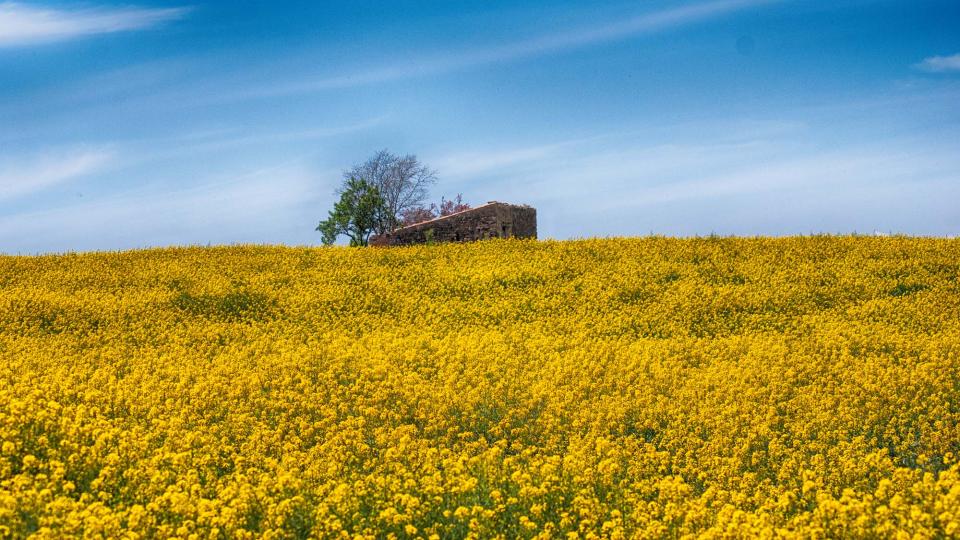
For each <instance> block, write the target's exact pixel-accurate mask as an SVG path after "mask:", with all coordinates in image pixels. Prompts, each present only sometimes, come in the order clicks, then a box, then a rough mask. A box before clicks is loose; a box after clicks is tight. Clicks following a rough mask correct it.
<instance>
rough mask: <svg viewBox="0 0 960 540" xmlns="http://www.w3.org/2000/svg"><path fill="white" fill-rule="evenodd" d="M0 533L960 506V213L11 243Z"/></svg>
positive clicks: (467, 526) (942, 527) (3, 338)
mask: <svg viewBox="0 0 960 540" xmlns="http://www.w3.org/2000/svg"><path fill="white" fill-rule="evenodd" d="M0 445H2V451H0V537H15V538H20V537H25V536H31V535H32V536H33V537H35V538H63V537H81V536H85V537H89V538H173V537H177V538H184V539H186V538H204V539H206V538H260V537H262V538H306V537H317V538H337V537H342V538H348V537H350V538H360V537H363V538H390V537H396V538H418V537H419V538H462V537H472V538H492V537H501V538H534V537H537V538H568V539H572V538H598V537H604V538H633V537H636V538H685V537H704V538H720V537H766V538H773V537H801V538H851V537H852V538H856V537H871V538H873V537H880V538H939V537H948V536H957V535H960V466H958V465H957V459H958V457H960V241H958V240H940V239H917V238H899V237H891V238H870V237H826V236H825V237H819V236H815V237H797V238H784V239H763V238H758V239H746V238H739V239H738V238H730V239H719V238H700V239H667V238H658V237H651V238H637V239H606V240H582V241H565V242H532V241H515V240H511V241H504V240H492V241H485V242H479V243H474V244H462V245H435V246H420V247H411V248H396V249H348V248H328V249H310V248H281V247H246V246H244V247H224V248H178V249H155V250H142V251H129V252H121V253H90V254H66V255H59V256H42V257H14V256H8V257H0Z"/></svg>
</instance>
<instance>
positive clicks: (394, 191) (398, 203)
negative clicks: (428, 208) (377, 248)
mask: <svg viewBox="0 0 960 540" xmlns="http://www.w3.org/2000/svg"><path fill="white" fill-rule="evenodd" d="M343 177H344V178H362V179H364V180H366V181H367V182H369V183H370V184H372V185H373V186H375V187H376V188H377V190H378V191H379V193H380V196H381V197H383V201H384V205H385V206H386V211H385V212H384V213H383V216H384V217H383V219H382V220H381V221H380V222H379V223H378V224H377V227H376V228H375V230H374V232H375V233H376V234H383V233H386V232H390V231H393V230H394V229H396V228H397V227H399V226H400V225H401V223H402V216H403V215H404V213H405V212H408V211H410V210H411V209H413V208H418V207H421V206H423V203H424V201H426V199H427V195H428V194H429V189H430V186H431V185H433V184H434V183H436V181H437V172H436V171H434V170H433V169H431V168H429V167H427V166H426V165H424V164H423V163H420V161H419V160H418V159H417V156H415V155H413V154H407V155H405V156H398V155H396V154H393V153H391V152H390V151H389V150H387V149H383V150H380V151H378V152H377V153H375V154H374V155H373V156H372V157H370V159H368V160H367V161H365V162H363V163H360V164H358V165H354V166H353V168H351V169H350V170H347V171H344V172H343Z"/></svg>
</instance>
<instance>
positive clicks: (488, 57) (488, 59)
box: [229, 0, 779, 99]
mask: <svg viewBox="0 0 960 540" xmlns="http://www.w3.org/2000/svg"><path fill="white" fill-rule="evenodd" d="M776 1H779V0H713V1H709V2H703V3H695V4H690V5H686V6H681V7H674V8H669V9H664V10H660V11H653V12H649V13H644V14H642V15H637V16H634V17H630V18H627V19H625V20H622V21H618V22H613V23H607V24H603V25H597V26H592V27H585V28H578V29H571V30H566V31H563V32H558V33H554V34H549V35H545V36H539V37H535V38H529V39H525V40H519V41H515V42H512V43H506V44H503V45H493V46H489V47H486V48H480V49H474V50H467V51H462V52H458V53H453V54H449V55H442V56H434V57H426V58H421V59H418V60H413V61H410V60H404V61H401V62H397V63H396V65H391V66H386V67H379V68H372V69H368V70H362V71H355V72H350V73H343V74H338V75H333V76H326V77H320V78H314V79H308V80H301V81H296V82H292V83H288V84H276V83H275V82H274V83H272V84H271V85H269V86H265V87H262V88H257V89H253V90H250V91H244V92H242V93H239V94H234V95H231V96H229V97H230V98H232V99H242V98H250V97H271V96H281V95H288V94H299V93H307V92H315V91H320V90H329V89H337V88H350V87H356V86H362V85H368V84H376V83H382V82H388V81H393V80H399V79H406V78H411V77H419V76H426V75H432V74H436V73H444V72H449V71H455V70H458V69H465V68H468V67H473V66H479V65H485V64H494V63H499V62H510V61H516V60H522V59H525V58H532V57H537V56H542V55H545V54H549V53H553V52H560V51H564V50H570V49H576V48H580V47H586V46H589V45H594V44H599V43H605V42H610V41H615V40H618V39H624V38H628V37H632V36H637V35H643V34H649V33H653V32H657V31H661V30H665V29H668V28H673V27H678V26H683V25H687V24H693V23H696V22H700V21H703V20H707V19H710V18H713V17H719V16H722V15H726V14H728V13H732V12H735V11H738V10H741V9H744V8H748V7H752V6H757V5H760V4H769V3H773V2H776Z"/></svg>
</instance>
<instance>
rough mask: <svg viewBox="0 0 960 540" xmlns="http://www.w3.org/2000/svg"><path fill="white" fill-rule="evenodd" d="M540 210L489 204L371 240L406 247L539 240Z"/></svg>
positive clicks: (513, 205)
mask: <svg viewBox="0 0 960 540" xmlns="http://www.w3.org/2000/svg"><path fill="white" fill-rule="evenodd" d="M536 237H537V210H536V209H535V208H531V207H529V206H523V205H515V204H506V203H501V202H496V201H494V202H489V203H487V204H485V205H483V206H478V207H476V208H471V209H469V210H464V211H463V212H457V213H456V214H451V215H449V216H443V217H439V218H436V219H433V220H430V221H425V222H423V223H417V224H416V225H410V226H409V227H403V228H402V229H397V230H396V231H394V232H392V233H390V234H386V235H383V236H375V237H373V238H371V239H370V244H371V245H376V246H402V245H408V244H425V243H430V242H471V241H474V240H483V239H485V238H536Z"/></svg>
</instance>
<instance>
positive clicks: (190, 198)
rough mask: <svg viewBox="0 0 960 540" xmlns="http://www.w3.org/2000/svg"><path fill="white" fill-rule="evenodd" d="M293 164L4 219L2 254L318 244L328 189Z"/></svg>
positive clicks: (0, 240) (325, 174) (328, 174)
mask: <svg viewBox="0 0 960 540" xmlns="http://www.w3.org/2000/svg"><path fill="white" fill-rule="evenodd" d="M318 175H319V176H323V177H335V176H336V172H335V171H324V172H323V174H322V175H321V174H319V173H318V172H317V171H311V170H310V169H309V168H308V167H305V166H304V165H303V164H301V163H299V160H294V161H290V162H286V163H282V164H279V165H277V166H273V167H267V168H262V169H257V170H252V171H246V172H239V171H238V173H237V174H234V175H222V176H218V177H216V178H205V179H202V180H201V181H200V182H199V183H197V184H196V185H194V186H192V187H185V188H179V189H163V188H161V187H154V188H144V189H136V190H130V191H127V192H124V193H119V194H116V195H112V196H107V197H103V198H85V199H84V200H83V201H80V202H74V203H71V204H66V205H63V206H59V207H52V208H47V209H42V210H32V211H25V212H20V213H13V214H9V215H6V216H0V253H44V252H59V251H72V250H97V249H129V248H139V247H147V246H164V245H189V244H206V243H216V244H230V243H255V242H263V243H268V242H272V243H276V242H277V239H278V238H283V239H285V240H286V241H288V242H289V241H291V240H293V241H294V242H298V243H310V242H312V241H318V240H319V235H318V234H317V233H316V232H314V230H313V228H314V227H315V226H316V220H317V219H319V216H320V212H319V210H318V209H322V208H325V205H326V203H327V201H326V200H325V197H326V192H327V191H328V189H327V187H328V186H324V185H320V184H318V182H317V181H316V177H317V176H318Z"/></svg>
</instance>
